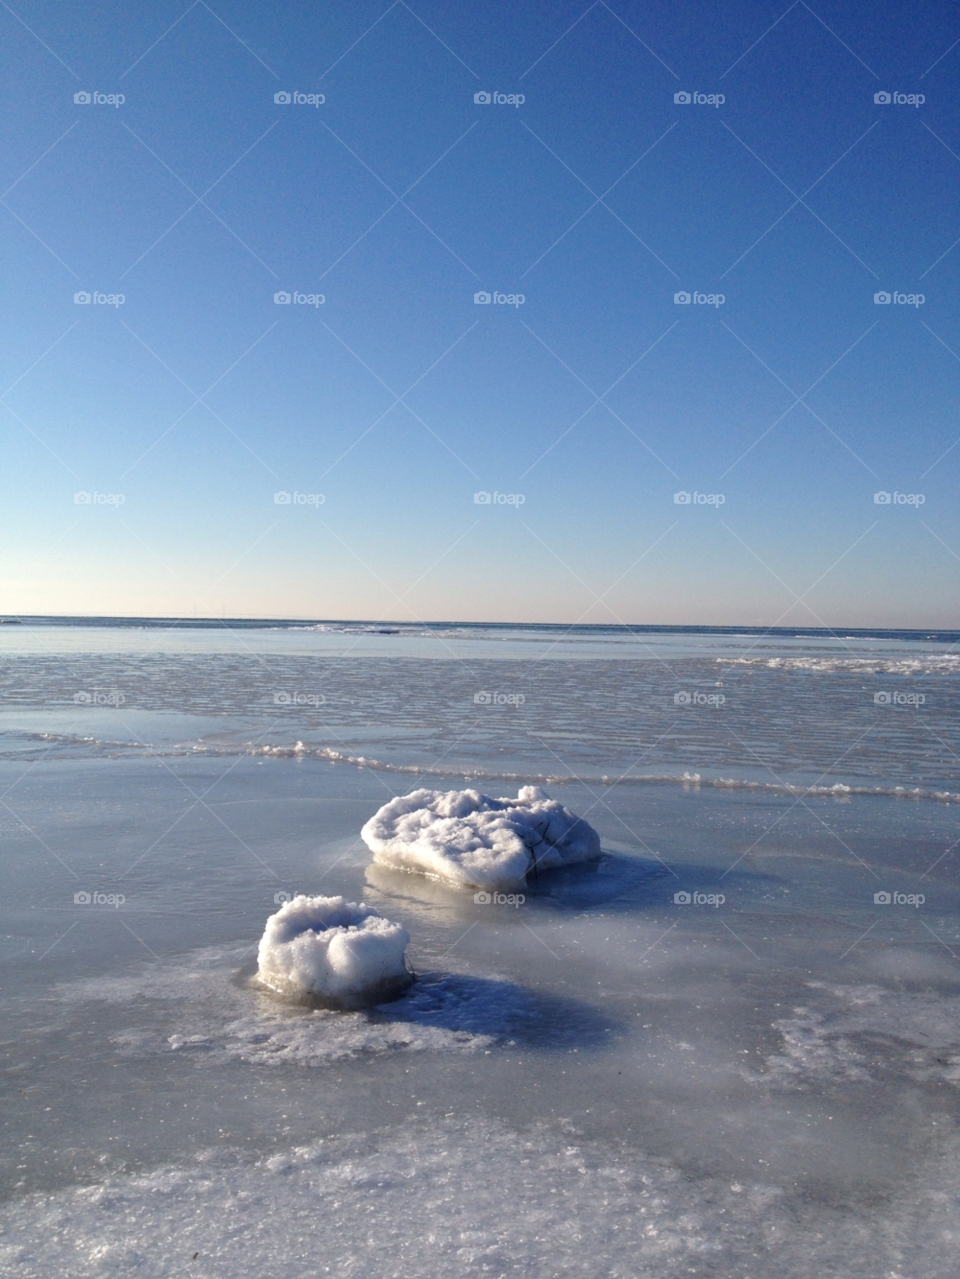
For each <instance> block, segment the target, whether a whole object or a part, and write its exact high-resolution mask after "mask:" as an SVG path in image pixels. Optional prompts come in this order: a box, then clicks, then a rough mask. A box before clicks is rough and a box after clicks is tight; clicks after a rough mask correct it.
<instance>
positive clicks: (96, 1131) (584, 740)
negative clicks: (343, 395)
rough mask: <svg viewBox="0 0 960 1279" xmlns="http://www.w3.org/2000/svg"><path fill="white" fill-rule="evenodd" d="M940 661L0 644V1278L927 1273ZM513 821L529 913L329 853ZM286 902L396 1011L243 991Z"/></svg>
mask: <svg viewBox="0 0 960 1279" xmlns="http://www.w3.org/2000/svg"><path fill="white" fill-rule="evenodd" d="M958 644H960V635H957V634H945V633H929V634H928V633H917V632H872V633H866V632H861V631H849V632H837V633H815V632H753V631H748V630H744V631H729V630H728V631H710V630H708V629H705V628H704V629H697V628H687V629H685V630H676V631H670V630H667V629H665V628H648V629H643V628H636V629H634V630H629V629H627V628H621V627H610V628H604V627H584V628H573V629H564V628H562V627H529V628H523V627H492V626H487V627H485V626H464V625H454V624H451V625H446V626H440V625H436V626H402V625H397V624H376V625H373V624H367V623H362V622H358V623H352V624H348V623H324V624H321V623H307V622H303V623H297V622H275V623H267V622H264V623H257V624H253V623H237V622H223V623H222V624H220V625H212V624H206V625H201V624H197V625H191V624H185V623H181V624H177V625H170V624H160V623H156V622H146V621H143V622H136V621H133V622H131V623H130V624H127V625H117V624H109V623H106V622H98V621H97V620H96V619H92V620H89V619H88V620H87V621H86V622H82V621H80V620H79V619H74V620H72V621H71V620H67V619H64V620H63V621H62V622H60V623H57V624H50V623H49V622H48V623H42V624H41V623H40V622H38V621H31V620H30V619H27V620H25V621H24V622H22V623H20V624H8V625H0V656H2V662H0V797H2V804H0V841H2V842H0V874H2V894H0V909H2V915H3V919H2V942H0V946H2V950H0V954H2V959H3V968H2V972H3V981H2V989H0V1014H2V1029H3V1041H4V1063H3V1070H4V1073H3V1081H4V1102H5V1104H4V1108H3V1120H2V1122H3V1140H2V1142H0V1174H2V1178H3V1207H2V1210H0V1273H2V1274H4V1275H7V1274H9V1275H16V1276H24V1277H27V1276H30V1277H32V1276H36V1277H38V1279H48V1276H50V1275H58V1276H106V1275H111V1276H112V1275H118V1276H119V1275H124V1276H126V1275H138V1276H139V1275H142V1276H167V1275H180V1274H197V1275H202V1276H209V1277H214V1276H216V1277H219V1276H223V1277H225V1279H226V1277H228V1276H229V1277H231V1279H232V1277H235V1276H248V1275H249V1276H261V1277H262V1276H281V1275H282V1276H284V1277H285V1279H286V1277H287V1276H300V1275H303V1276H313V1275H317V1276H324V1275H334V1276H336V1275H343V1276H360V1275H364V1276H368V1275H375V1276H378V1277H379V1276H389V1277H393V1276H397V1277H399V1276H403V1277H404V1279H407V1277H409V1276H411V1275H416V1276H419V1275H430V1276H438V1277H439V1279H444V1277H446V1276H450V1277H451V1279H452V1277H453V1276H457V1277H460V1276H468V1277H469V1276H477V1277H478V1279H479V1277H480V1276H483V1277H485V1279H486V1277H489V1279H506V1277H507V1276H511V1277H512V1276H521V1275H522V1276H524V1277H525V1279H526V1277H528V1276H529V1277H533V1279H541V1277H542V1279H552V1277H553V1276H611V1277H613V1279H647V1277H649V1279H681V1277H690V1276H693V1277H695V1279H700V1277H703V1279H706V1277H707V1276H710V1277H717V1279H721V1277H722V1279H728V1277H729V1279H773V1277H774V1276H775V1277H776V1279H808V1276H810V1275H816V1276H818V1279H955V1276H956V1274H957V1269H958V1261H957V1258H958V1255H960V1126H958V1101H960V887H958V876H957V871H958V861H960V830H958V829H957V815H958V811H960V743H958V732H957V729H958V723H960V720H958V710H960V698H958V679H960V647H958ZM465 779H466V780H465ZM527 784H536V785H540V786H542V787H544V789H546V790H547V791H548V792H549V794H550V795H551V796H552V797H553V798H555V799H558V800H560V801H561V802H562V803H564V804H566V805H567V806H568V807H569V808H571V809H572V810H573V811H574V812H576V813H578V814H579V815H581V816H583V817H585V818H586V820H587V821H588V822H590V824H591V825H593V826H594V827H595V828H596V830H597V831H598V832H599V834H600V837H601V844H602V848H603V855H602V858H601V860H600V861H599V862H598V863H594V864H590V865H587V866H582V867H571V868H568V869H567V870H565V871H562V872H561V871H557V872H545V873H543V874H542V875H541V876H540V877H539V880H538V882H537V883H536V884H533V885H531V886H530V889H529V891H528V893H527V895H526V901H525V902H524V903H523V905H521V906H498V905H495V904H491V903H478V902H475V901H474V899H473V896H472V894H471V893H470V892H468V891H464V890H458V889H455V888H452V887H446V886H443V885H442V884H440V883H437V882H434V881H431V880H428V879H425V878H421V877H419V876H416V875H410V874H402V873H399V872H392V871H389V870H386V869H384V868H381V867H374V866H372V864H371V862H372V858H371V855H370V853H369V851H368V850H367V849H366V848H365V846H364V845H363V843H362V841H361V840H360V838H359V832H360V828H361V826H362V825H363V824H364V823H365V822H366V821H367V820H368V819H369V818H370V817H371V816H372V815H373V813H374V812H375V811H376V810H377V809H378V808H379V807H380V806H381V805H383V804H384V803H386V802H387V800H388V799H390V798H391V797H393V796H395V795H398V794H404V793H406V792H408V791H412V790H414V789H416V788H418V787H422V786H427V787H431V788H435V789H454V788H456V789H461V788H463V787H464V785H471V786H476V787H477V788H479V789H480V790H482V791H484V792H485V793H487V794H491V795H496V796H508V795H516V793H517V789H518V787H520V786H522V785H527ZM298 892H299V893H306V894H328V895H336V894H342V895H344V896H345V897H347V898H348V899H349V900H352V901H360V900H363V901H366V902H367V903H368V904H369V905H373V906H375V907H376V908H377V910H379V911H380V912H381V914H383V915H385V916H387V918H389V919H392V920H396V921H398V922H399V923H401V924H402V925H403V926H404V927H405V928H406V929H407V930H408V932H409V933H410V935H411V937H412V942H411V944H410V946H409V948H408V952H407V955H408V959H409V961H410V963H411V965H412V967H413V969H414V970H415V971H416V973H417V977H418V979H417V981H416V982H415V983H414V985H413V986H412V987H411V988H410V990H409V992H408V993H407V994H406V995H404V996H403V997H402V998H400V999H398V1000H396V1001H395V1002H392V1003H390V1004H386V1005H382V1006H381V1007H379V1008H377V1009H374V1010H372V1011H369V1012H350V1013H337V1012H332V1011H327V1010H311V1009H308V1008H303V1007H298V1006H295V1005H293V1004H290V1003H287V1002H285V1001H284V1000H283V999H281V998H279V997H275V996H273V995H271V994H269V993H267V992H265V991H262V990H257V989H255V988H253V987H252V986H251V985H250V977H251V975H252V973H253V971H254V968H255V956H256V949H257V944H258V942H259V939H260V936H261V934H262V932H263V928H264V924H265V921H266V918H267V916H268V915H269V914H271V913H272V912H274V911H275V910H277V909H278V905H277V903H278V902H279V901H283V900H284V898H285V895H290V894H294V893H298ZM85 897H90V899H91V900H89V901H87V900H84V898H85ZM78 898H79V899H78ZM686 898H690V900H685V899H686Z"/></svg>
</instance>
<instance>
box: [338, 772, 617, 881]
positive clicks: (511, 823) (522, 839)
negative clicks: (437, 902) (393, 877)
mask: <svg viewBox="0 0 960 1279" xmlns="http://www.w3.org/2000/svg"><path fill="white" fill-rule="evenodd" d="M360 834H361V835H362V836H363V839H364V842H365V843H366V845H367V847H368V848H369V849H370V850H371V852H372V853H373V854H374V860H375V861H377V862H381V863H382V864H383V865H385V866H392V867H393V868H394V869H395V870H407V871H419V872H420V873H421V874H424V875H429V876H431V877H432V878H434V879H445V880H448V881H450V882H452V883H454V884H461V885H463V886H465V887H467V886H469V887H471V888H498V889H500V888H516V887H522V886H523V884H524V883H525V880H526V875H527V872H528V871H530V870H531V869H533V867H534V866H536V868H537V870H546V869H549V868H550V867H553V866H566V865H569V864H570V863H572V862H584V861H591V860H593V859H595V858H597V857H599V856H600V836H599V835H598V834H597V832H596V831H595V830H594V829H593V827H592V826H589V825H588V824H587V823H586V822H585V821H583V820H582V819H581V818H579V817H577V816H576V815H575V814H574V813H571V812H570V810H569V809H568V808H564V806H563V804H561V803H559V802H558V801H557V800H555V799H550V797H549V796H548V795H547V794H546V793H545V792H544V791H542V790H541V789H540V787H539V786H524V787H522V788H521V790H520V793H519V795H518V796H517V798H516V799H491V797H490V796H489V795H481V794H480V792H479V791H476V790H462V791H456V790H451V791H435V790H415V791H414V792H413V793H412V794H410V795H401V796H398V797H397V798H396V799H392V800H391V801H390V803H389V804H384V806H383V808H381V809H380V810H379V812H377V813H375V814H374V815H373V817H371V818H370V820H369V821H368V822H367V824H366V825H365V826H364V827H363V829H362V830H361V832H360Z"/></svg>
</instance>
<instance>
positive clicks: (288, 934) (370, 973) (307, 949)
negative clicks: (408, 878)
mask: <svg viewBox="0 0 960 1279" xmlns="http://www.w3.org/2000/svg"><path fill="white" fill-rule="evenodd" d="M409 941H410V934H409V933H408V932H407V930H406V929H405V928H403V927H402V926H401V925H400V924H395V923H392V922H391V921H390V920H389V919H384V918H383V916H382V915H380V914H378V912H377V911H375V910H374V909H373V907H372V906H366V905H364V903H363V902H360V903H359V905H358V904H357V903H356V902H348V901H344V899H343V898H342V897H304V896H302V895H301V896H299V897H294V898H293V899H292V900H291V901H288V902H284V904H283V905H282V906H281V907H280V909H279V910H278V911H277V913H276V914H275V915H271V916H270V918H269V919H268V920H267V926H266V929H265V930H264V934H263V937H262V938H261V941H260V950H259V952H258V956H257V959H258V963H259V969H258V972H257V976H258V978H259V979H260V981H261V982H262V983H263V984H264V985H265V986H269V987H270V988H271V989H272V990H276V991H279V992H280V993H281V994H283V995H293V996H295V997H296V998H299V999H301V1000H304V1001H305V1002H308V1003H312V1004H319V1005H321V1006H326V1007H334V1008H362V1007H366V1006H369V1005H371V1004H377V1003H382V1002H383V1001H384V1000H387V999H391V998H393V997H394V996H396V995H399V994H401V993H402V992H403V991H404V990H406V988H407V987H408V986H409V985H410V983H411V982H412V981H413V977H412V976H411V974H410V973H409V972H408V970H407V967H406V964H405V962H404V950H405V949H406V946H407V943H408V942H409Z"/></svg>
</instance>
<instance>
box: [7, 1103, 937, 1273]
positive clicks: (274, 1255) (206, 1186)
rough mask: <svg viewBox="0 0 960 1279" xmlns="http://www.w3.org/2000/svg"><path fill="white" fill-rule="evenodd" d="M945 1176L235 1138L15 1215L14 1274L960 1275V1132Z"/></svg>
mask: <svg viewBox="0 0 960 1279" xmlns="http://www.w3.org/2000/svg"><path fill="white" fill-rule="evenodd" d="M938 1145H939V1149H938V1150H937V1152H936V1153H937V1155H938V1156H939V1158H938V1162H937V1167H936V1170H935V1171H934V1170H931V1171H930V1172H928V1174H927V1176H926V1177H925V1178H923V1179H920V1180H916V1181H914V1180H913V1179H908V1182H907V1184H906V1185H905V1186H904V1195H903V1197H902V1198H899V1197H898V1198H897V1199H896V1200H895V1201H893V1202H887V1203H883V1204H872V1205H870V1204H864V1205H858V1207H859V1208H860V1211H856V1210H855V1209H854V1210H851V1209H850V1208H844V1207H836V1208H835V1207H830V1206H828V1205H825V1204H823V1203H820V1202H817V1201H815V1200H809V1199H808V1200H806V1201H804V1202H800V1203H798V1202H796V1201H795V1200H792V1199H791V1198H790V1197H789V1195H788V1194H787V1193H786V1192H785V1189H784V1188H783V1187H781V1186H779V1185H777V1184H776V1183H772V1182H770V1181H769V1180H767V1179H762V1178H761V1177H759V1176H757V1175H756V1174H751V1173H750V1172H746V1173H745V1174H744V1175H743V1176H740V1177H736V1178H731V1177H717V1176H712V1177H706V1178H701V1179H692V1178H687V1177H684V1176H683V1175H682V1174H681V1173H680V1172H679V1171H678V1170H676V1169H674V1168H670V1167H668V1166H665V1165H664V1162H663V1161H662V1160H659V1159H651V1158H647V1157H645V1156H643V1155H642V1154H638V1153H628V1152H626V1151H621V1150H617V1149H615V1148H609V1147H604V1146H598V1145H597V1144H596V1143H594V1142H591V1141H589V1140H584V1139H583V1138H582V1137H581V1136H580V1135H578V1133H577V1130H576V1128H575V1126H574V1125H573V1124H572V1123H571V1122H570V1121H569V1120H565V1121H560V1122H559V1123H558V1122H556V1121H553V1122H541V1123H539V1124H533V1125H530V1126H529V1127H528V1128H526V1129H525V1130H524V1129H515V1128H512V1127H510V1126H508V1125H505V1124H503V1123H501V1122H498V1121H496V1120H486V1119H484V1118H482V1117H480V1116H477V1115H474V1114H469V1115H466V1116H462V1117H461V1116H455V1117H451V1118H448V1119H441V1120H439V1121H436V1120H429V1121H428V1120H411V1121H408V1122H406V1123H404V1124H402V1125H398V1126H397V1127H395V1128H392V1129H388V1130H380V1131H373V1132H368V1133H346V1134H338V1135H335V1136H332V1137H330V1138H326V1139H322V1140H312V1141H309V1142H303V1143H295V1142H294V1143H291V1144H289V1145H286V1146H285V1148H281V1149H277V1150H275V1151H274V1152H273V1153H271V1154H269V1155H265V1156H264V1157H261V1158H259V1159H257V1158H251V1157H250V1156H249V1155H248V1154H245V1153H244V1152H242V1151H239V1150H235V1149H230V1148H225V1147H224V1146H220V1147H219V1148H217V1149H207V1150H203V1151H201V1152H199V1153H198V1155H197V1156H196V1157H195V1158H192V1159H188V1160H185V1161H184V1162H182V1163H180V1164H178V1165H167V1166H160V1167H156V1168H154V1169H153V1170H150V1171H145V1172H141V1173H139V1174H135V1175H130V1174H126V1175H124V1174H115V1175H112V1176H106V1177H103V1178H102V1179H98V1181H97V1183H95V1184H91V1185H84V1186H73V1187H70V1188H67V1189H64V1190H62V1191H58V1192H56V1193H52V1194H50V1193H46V1194H45V1193H39V1194H32V1195H29V1196H27V1197H25V1198H23V1199H20V1200H18V1201H15V1202H14V1203H13V1204H11V1205H9V1207H8V1208H7V1209H6V1210H5V1211H4V1214H3V1216H4V1218H5V1221H4V1227H5V1228H4V1233H3V1237H2V1239H0V1271H2V1272H3V1273H4V1274H10V1275H13V1274H16V1275H20V1276H23V1279H48V1276H50V1275H70V1276H76V1277H77V1279H79V1277H80V1276H90V1277H94V1276H97V1277H99V1276H113V1275H138V1276H143V1277H144V1279H146V1277H147V1276H156V1279H161V1277H162V1276H167V1275H171V1274H181V1273H183V1274H188V1273H196V1274H198V1275H205V1276H209V1277H210V1279H217V1277H220V1276H223V1277H224V1279H227V1277H229V1279H245V1277H246V1276H257V1279H262V1277H263V1276H279V1275H284V1276H287V1275H289V1276H314V1275H324V1274H331V1275H341V1276H359V1275H382V1276H388V1277H389V1279H399V1277H400V1276H409V1275H431V1276H436V1277H437V1279H448V1277H449V1279H474V1277H476V1279H483V1277H484V1276H503V1275H507V1274H510V1275H514V1274H515V1275H521V1274H522V1275H525V1276H530V1279H565V1277H569V1279H574V1277H578V1279H594V1277H595V1276H598V1275H604V1276H609V1277H610V1279H681V1276H686V1277H689V1276H695V1277H696V1279H707V1277H708V1276H717V1277H719V1276H733V1275H737V1276H741V1275H742V1276H751V1279H774V1277H776V1279H808V1277H809V1276H811V1275H823V1276H831V1279H834V1277H839V1276H843V1279H878V1276H881V1275H883V1276H885V1277H887V1276H889V1279H921V1277H922V1279H954V1276H955V1275H956V1236H957V1229H956V1211H957V1202H956V1198H955V1196H954V1195H953V1194H952V1193H950V1191H949V1190H946V1189H945V1185H951V1184H952V1185H955V1184H956V1181H957V1173H958V1170H960V1149H958V1142H957V1138H956V1135H952V1136H948V1135H945V1136H944V1137H943V1138H942V1139H941V1140H940V1142H939V1143H938Z"/></svg>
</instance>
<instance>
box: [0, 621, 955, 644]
mask: <svg viewBox="0 0 960 1279" xmlns="http://www.w3.org/2000/svg"><path fill="white" fill-rule="evenodd" d="M0 626H34V627H40V626H43V627H47V626H50V627H53V626H64V627H66V626H69V627H78V628H83V627H86V628H110V629H118V630H122V629H136V630H217V629H224V630H287V629H300V628H306V629H313V628H316V627H321V626H330V627H334V628H340V627H362V628H363V629H364V630H365V631H366V632H367V633H368V634H374V635H375V634H389V635H397V634H402V633H404V632H408V631H416V632H420V633H422V632H423V631H448V630H451V629H454V630H485V631H491V630H494V631H541V632H550V633H560V634H580V635H742V636H763V635H772V636H774V635H775V636H781V637H788V638H796V639H805V638H808V639H830V638H835V639H838V640H843V639H890V640H906V641H910V640H925V641H928V642H930V641H933V642H936V643H943V644H955V643H958V642H960V631H957V630H939V629H937V628H916V629H914V628H910V629H907V628H900V627H858V626H836V627H827V626H710V625H703V626H689V625H673V626H671V625H639V624H638V625H636V626H632V625H622V624H615V625H604V624H595V623H582V622H580V623H566V622H469V621H446V622H394V621H373V620H370V619H367V618H314V617H302V618H288V617H261V618H252V617H101V616H55V615H50V614H40V615H35V616H30V615H26V614H23V615H20V616H15V615H13V614H6V615H4V616H0Z"/></svg>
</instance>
